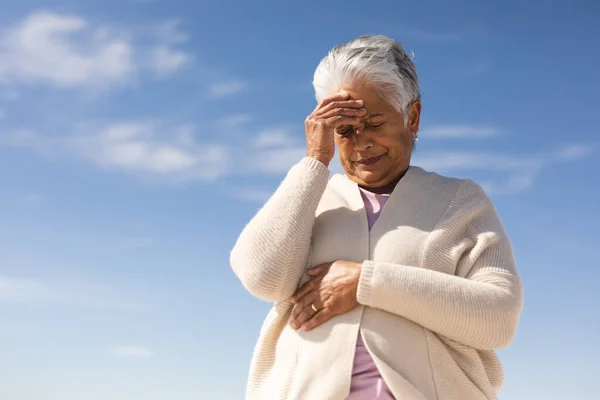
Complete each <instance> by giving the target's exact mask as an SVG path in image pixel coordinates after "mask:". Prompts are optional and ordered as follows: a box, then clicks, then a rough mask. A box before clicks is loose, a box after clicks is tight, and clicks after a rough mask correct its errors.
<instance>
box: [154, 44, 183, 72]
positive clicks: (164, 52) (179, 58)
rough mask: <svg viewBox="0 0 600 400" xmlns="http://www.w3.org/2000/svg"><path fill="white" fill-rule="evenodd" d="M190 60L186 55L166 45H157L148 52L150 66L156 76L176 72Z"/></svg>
mask: <svg viewBox="0 0 600 400" xmlns="http://www.w3.org/2000/svg"><path fill="white" fill-rule="evenodd" d="M189 60H190V56H189V54H188V53H186V52H184V51H181V50H176V49H174V48H172V47H170V46H167V45H158V46H156V47H154V48H153V49H152V50H151V52H150V65H151V66H152V68H153V69H154V70H155V71H156V73H157V75H158V76H164V75H167V74H170V73H172V72H174V71H177V70H178V69H180V68H181V67H183V66H184V65H185V64H186V63H187V62H188V61H189Z"/></svg>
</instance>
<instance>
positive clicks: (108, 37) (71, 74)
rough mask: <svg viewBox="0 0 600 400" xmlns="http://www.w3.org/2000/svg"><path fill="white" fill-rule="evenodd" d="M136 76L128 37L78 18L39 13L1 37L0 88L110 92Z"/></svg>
mask: <svg viewBox="0 0 600 400" xmlns="http://www.w3.org/2000/svg"><path fill="white" fill-rule="evenodd" d="M135 72H136V65H135V61H134V57H133V48H132V45H131V44H130V43H129V42H128V41H127V40H126V39H125V38H123V37H120V36H119V35H116V34H115V33H114V32H111V31H110V30H109V29H108V28H104V27H100V28H97V29H95V30H94V29H92V28H90V27H89V24H88V22H87V21H86V20H84V19H83V18H81V17H78V16H74V15H60V14H56V13H52V12H47V11H42V12H36V13H33V14H31V15H29V16H28V17H27V18H26V19H25V20H24V21H22V22H21V23H20V24H18V25H16V26H13V27H11V28H9V29H8V30H5V31H3V32H2V33H1V36H0V84H1V83H4V84H26V85H32V84H48V85H53V86H59V87H77V86H85V87H93V88H95V89H104V88H106V87H109V86H112V85H116V84H122V83H124V82H126V81H127V80H128V78H129V77H130V76H131V75H132V74H134V73H135Z"/></svg>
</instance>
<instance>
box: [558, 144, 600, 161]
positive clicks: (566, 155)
mask: <svg viewBox="0 0 600 400" xmlns="http://www.w3.org/2000/svg"><path fill="white" fill-rule="evenodd" d="M597 149H598V146H597V145H594V144H588V145H583V144H581V145H570V146H567V147H565V148H564V149H562V150H560V151H558V152H557V154H556V156H557V158H558V159H559V160H564V161H570V160H577V159H580V158H584V157H587V156H589V155H591V154H592V153H594V152H596V150H597Z"/></svg>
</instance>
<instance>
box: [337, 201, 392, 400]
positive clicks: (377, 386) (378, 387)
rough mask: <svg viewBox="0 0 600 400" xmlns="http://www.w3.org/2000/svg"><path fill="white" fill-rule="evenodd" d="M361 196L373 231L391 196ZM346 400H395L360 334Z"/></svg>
mask: <svg viewBox="0 0 600 400" xmlns="http://www.w3.org/2000/svg"><path fill="white" fill-rule="evenodd" d="M360 194H361V195H362V198H363V201H364V203H365V210H366V212H367V221H368V222H369V230H371V227H373V225H374V224H375V221H377V218H379V215H380V214H381V210H382V209H383V206H384V205H385V203H386V202H387V200H388V199H389V197H390V195H389V194H375V193H371V192H369V191H367V190H364V189H360ZM346 400H394V396H393V395H392V392H391V391H390V389H389V388H388V386H387V385H386V383H385V381H384V380H383V378H382V376H381V374H380V373H379V370H378V369H377V366H376V365H375V363H374V362H373V359H372V358H371V355H370V354H369V352H368V350H367V348H366V346H365V344H364V342H363V340H362V336H361V334H360V333H359V334H358V340H357V342H356V352H355V354H354V365H353V367H352V380H351V382H350V395H349V396H348V397H347V398H346Z"/></svg>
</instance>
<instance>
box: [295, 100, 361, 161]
mask: <svg viewBox="0 0 600 400" xmlns="http://www.w3.org/2000/svg"><path fill="white" fill-rule="evenodd" d="M348 98H349V94H348V93H347V92H345V91H342V92H340V93H338V94H336V95H333V96H330V97H328V98H326V99H324V100H323V101H322V102H321V103H320V104H319V105H318V106H317V108H315V110H314V111H313V112H312V113H311V114H310V115H309V116H308V117H306V120H305V121H304V127H305V130H306V155H307V156H308V157H312V158H315V159H317V160H319V161H321V162H322V163H323V164H325V165H326V166H329V163H330V162H331V160H332V159H333V155H334V154H335V142H334V139H333V134H334V132H335V129H336V128H338V127H340V126H342V125H350V126H356V125H358V124H359V123H360V117H362V116H364V115H365V114H366V112H367V110H366V109H365V108H364V107H363V101H362V100H349V99H348Z"/></svg>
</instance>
